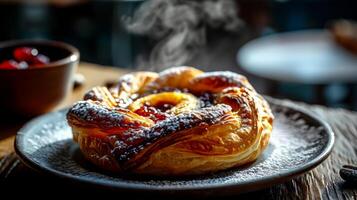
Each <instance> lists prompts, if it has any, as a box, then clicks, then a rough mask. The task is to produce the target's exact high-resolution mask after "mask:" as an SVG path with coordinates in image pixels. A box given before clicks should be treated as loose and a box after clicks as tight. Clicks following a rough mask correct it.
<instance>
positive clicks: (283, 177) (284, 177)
mask: <svg viewBox="0 0 357 200" xmlns="http://www.w3.org/2000/svg"><path fill="white" fill-rule="evenodd" d="M264 98H265V99H266V100H267V101H268V102H269V104H272V105H277V106H283V107H286V108H288V109H290V110H293V111H295V112H299V113H302V114H303V115H304V116H305V117H308V118H310V119H311V120H314V121H315V122H317V123H318V124H320V125H321V126H322V127H323V128H324V129H325V130H326V135H327V136H328V138H327V139H328V140H327V143H326V146H325V148H324V149H323V150H322V151H321V153H320V154H319V155H317V156H316V157H314V158H313V159H312V160H309V161H308V162H306V163H304V164H302V165H300V166H299V167H294V168H290V169H288V170H284V171H282V172H281V173H279V174H275V175H269V176H264V177H260V178H258V179H255V180H250V181H244V183H241V184H237V183H214V184H210V185H196V186H189V187H182V186H178V187H164V188H162V187H158V186H150V185H138V184H135V183H132V184H128V183H122V182H116V183H114V184H113V182H106V181H102V180H93V179H89V178H86V177H82V176H76V175H72V174H68V173H64V172H62V171H58V170H54V169H52V168H50V167H46V166H42V165H41V164H38V163H36V162H35V161H34V160H32V159H31V158H29V157H27V156H26V155H25V153H23V152H22V150H21V149H22V148H21V146H20V141H21V139H22V137H23V134H24V133H26V132H28V130H29V129H30V128H31V127H32V126H34V125H35V124H36V123H37V122H39V121H41V120H42V119H43V118H45V117H47V116H49V115H55V114H58V113H60V112H65V111H66V110H67V109H68V108H65V109H61V110H59V111H55V112H51V113H47V114H45V115H41V116H39V117H36V118H34V119H32V120H31V121H29V122H28V123H26V124H25V125H24V126H23V127H22V128H21V129H20V130H19V131H18V133H17V135H16V138H15V142H14V147H15V152H16V154H17V155H18V157H19V159H20V160H21V161H22V162H23V163H24V164H25V165H26V166H28V167H30V168H32V169H34V170H36V171H39V172H43V173H48V174H50V175H55V176H56V177H59V178H65V179H68V180H72V181H76V182H80V183H84V184H89V185H95V186H101V187H104V188H115V189H118V190H125V191H128V192H130V191H141V192H163V193H165V192H170V191H171V192H172V191H175V192H180V191H181V192H184V191H188V192H189V191H203V190H211V192H212V191H213V190H219V189H223V188H225V189H234V191H237V190H238V191H239V192H248V191H254V190H259V189H263V188H267V187H270V186H273V185H276V184H278V183H283V182H285V181H288V180H291V179H292V178H294V177H297V176H299V175H302V174H304V173H306V172H308V171H310V170H312V169H313V168H315V167H316V166H318V165H319V164H320V163H322V162H323V161H324V160H326V158H327V157H328V156H329V155H330V153H331V152H332V149H333V146H334V143H335V134H334V132H333V130H332V128H331V127H330V125H329V124H328V123H327V122H325V121H324V120H322V119H321V118H319V117H318V116H317V115H316V114H315V113H312V112H311V111H309V110H307V109H304V108H302V107H301V106H299V105H297V104H294V103H292V102H286V101H282V100H279V99H275V98H272V97H267V96H264ZM233 193H237V192H233ZM218 195H219V194H218Z"/></svg>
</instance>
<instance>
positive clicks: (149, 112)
mask: <svg viewBox="0 0 357 200" xmlns="http://www.w3.org/2000/svg"><path fill="white" fill-rule="evenodd" d="M173 106H174V105H171V104H167V103H163V104H160V105H158V106H155V107H154V106H150V105H148V104H145V105H144V106H142V107H141V108H139V109H138V110H136V111H135V113H136V114H138V115H141V116H143V117H148V118H149V119H151V120H153V121H154V122H158V121H162V120H165V119H166V118H167V117H169V114H167V113H165V111H166V110H169V109H170V108H172V107H173Z"/></svg>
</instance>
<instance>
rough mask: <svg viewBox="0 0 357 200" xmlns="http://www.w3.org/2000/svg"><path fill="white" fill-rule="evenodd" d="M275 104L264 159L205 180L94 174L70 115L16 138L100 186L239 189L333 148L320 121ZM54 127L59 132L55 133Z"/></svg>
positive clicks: (31, 154) (38, 156)
mask: <svg viewBox="0 0 357 200" xmlns="http://www.w3.org/2000/svg"><path fill="white" fill-rule="evenodd" d="M270 105H271V108H272V111H273V114H274V115H275V121H274V128H273V133H272V135H271V140H270V143H269V145H268V147H267V149H266V150H265V151H264V152H263V153H262V155H261V156H260V157H259V159H258V160H257V161H256V162H254V163H252V164H251V165H249V166H245V167H242V168H237V169H231V170H226V171H222V172H218V173H215V174H212V175H205V176H195V177H186V178H155V177H140V178H138V177H127V176H126V177H121V176H110V175H106V174H102V173H101V172H100V171H95V170H93V168H91V167H88V165H89V164H88V162H83V160H84V159H83V160H82V161H81V160H78V159H76V157H80V156H79V155H80V151H79V150H78V146H77V145H76V144H75V143H74V142H73V141H72V139H71V137H72V136H71V135H72V134H71V131H70V129H69V127H68V126H67V125H65V126H58V124H59V123H65V113H66V112H65V111H63V112H61V113H57V114H50V115H48V116H46V117H43V118H42V119H40V120H38V121H36V123H33V124H32V125H29V127H27V128H26V129H25V130H24V131H23V132H20V133H19V136H18V138H17V139H18V143H19V144H20V146H21V148H19V149H20V151H21V152H22V154H24V155H25V156H26V157H27V158H28V159H30V160H32V161H34V162H35V163H37V164H38V165H41V166H46V167H49V168H51V169H52V170H55V171H57V172H58V173H62V174H67V175H68V174H69V175H72V176H75V177H81V178H82V179H85V180H87V181H94V182H96V183H105V184H110V185H112V186H116V187H122V186H124V185H125V186H131V187H144V188H146V189H154V188H156V189H159V188H160V189H161V190H164V189H185V188H191V189H192V188H200V187H213V186H222V185H224V184H235V185H240V184H244V183H247V182H251V181H259V180H263V179H264V178H267V177H272V176H275V177H281V176H287V173H288V172H290V171H291V170H293V169H297V168H299V167H301V166H303V165H305V164H306V163H307V162H310V161H311V160H313V159H316V157H318V156H319V155H320V154H321V153H322V152H324V151H325V150H326V148H328V142H329V137H330V136H329V133H328V131H327V130H326V128H325V127H323V126H321V125H320V124H319V122H317V121H315V120H314V119H312V118H309V117H308V116H306V115H304V114H302V113H298V112H297V111H294V110H292V109H290V108H287V107H284V106H281V105H276V104H274V103H270ZM54 126H58V127H59V128H56V129H54V128H53V127H54ZM34 144H35V145H34ZM74 149H76V150H74ZM77 154H78V155H77ZM90 166H91V165H90Z"/></svg>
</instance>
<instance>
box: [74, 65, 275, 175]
mask: <svg viewBox="0 0 357 200" xmlns="http://www.w3.org/2000/svg"><path fill="white" fill-rule="evenodd" d="M67 119H68V122H69V125H70V126H71V127H72V130H73V138H74V140H75V141H76V142H77V143H78V144H79V146H80V149H81V151H82V152H83V154H84V156H85V157H86V158H87V159H88V160H90V161H91V162H92V163H94V164H95V165H97V166H99V167H100V168H102V169H105V170H109V171H112V172H125V173H138V174H151V175H191V174H204V173H209V172H215V171H219V170H224V169H228V168H232V167H236V166H240V165H243V164H246V163H249V162H252V161H254V160H256V159H257V157H258V156H259V155H260V154H261V153H262V151H263V150H264V148H265V147H266V146H267V144H268V141H269V137H270V134H271V132H272V123H273V115H272V113H271V110H270V108H269V105H268V104H267V102H266V101H265V100H264V99H263V98H262V96H260V95H259V94H257V92H256V91H255V90H254V88H253V87H252V86H251V85H250V84H249V82H248V81H247V79H246V78H245V77H244V76H242V75H239V74H236V73H233V72H206V73H204V72H202V71H200V70H198V69H195V68H192V67H175V68H171V69H168V70H165V71H163V72H161V73H159V74H157V73H153V72H136V73H131V74H127V75H124V76H123V77H121V78H120V80H119V81H118V83H117V84H116V85H115V86H113V87H111V88H106V87H95V88H93V89H92V90H90V91H89V92H88V93H87V94H86V95H85V96H84V101H79V102H77V103H75V104H74V105H73V107H72V108H71V109H70V110H69V111H68V114H67Z"/></svg>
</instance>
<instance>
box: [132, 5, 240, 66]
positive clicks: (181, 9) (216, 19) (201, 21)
mask: <svg viewBox="0 0 357 200" xmlns="http://www.w3.org/2000/svg"><path fill="white" fill-rule="evenodd" d="M241 25H242V22H241V20H240V19H239V18H238V17H237V6H236V4H235V3H234V1H232V0H224V1H215V0H208V1H184V0H169V1H168V0H148V1H145V2H143V4H142V5H141V6H140V7H139V8H138V9H137V10H136V12H135V13H134V16H133V18H132V19H128V20H127V21H126V28H127V30H128V31H129V32H131V33H134V34H140V35H146V36H149V37H151V38H154V39H156V40H158V43H157V45H156V46H155V47H154V48H153V50H152V52H151V54H150V58H149V61H148V62H145V65H146V67H148V66H147V65H148V64H149V65H150V67H151V69H153V70H156V71H161V70H163V69H165V68H167V67H170V66H178V65H184V64H185V63H186V62H187V61H189V60H190V59H191V58H192V57H193V56H195V54H196V53H197V51H198V50H199V48H200V47H202V46H204V45H205V43H206V28H207V27H212V28H223V29H225V30H227V31H237V30H239V28H240V27H241ZM139 65H140V64H139Z"/></svg>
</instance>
